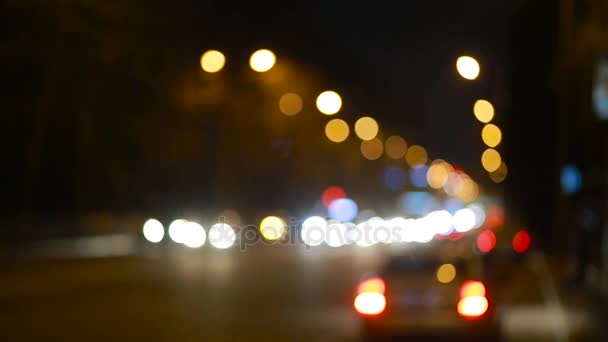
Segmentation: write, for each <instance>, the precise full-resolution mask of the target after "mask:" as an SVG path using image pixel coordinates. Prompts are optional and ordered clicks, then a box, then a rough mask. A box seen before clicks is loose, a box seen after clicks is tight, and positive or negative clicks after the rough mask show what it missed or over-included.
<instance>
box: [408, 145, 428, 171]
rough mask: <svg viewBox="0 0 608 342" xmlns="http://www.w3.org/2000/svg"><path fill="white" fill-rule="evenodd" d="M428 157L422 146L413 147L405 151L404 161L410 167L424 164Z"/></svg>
mask: <svg viewBox="0 0 608 342" xmlns="http://www.w3.org/2000/svg"><path fill="white" fill-rule="evenodd" d="M428 159H429V156H428V154H427V152H426V150H425V149H424V147H422V146H418V145H414V146H411V147H410V148H408V149H407V152H406V154H405V161H406V162H407V164H408V165H409V166H410V167H415V166H418V165H423V164H426V162H427V161H428Z"/></svg>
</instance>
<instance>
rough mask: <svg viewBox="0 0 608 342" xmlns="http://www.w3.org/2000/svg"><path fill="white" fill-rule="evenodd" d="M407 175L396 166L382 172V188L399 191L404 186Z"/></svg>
mask: <svg viewBox="0 0 608 342" xmlns="http://www.w3.org/2000/svg"><path fill="white" fill-rule="evenodd" d="M406 178H407V175H406V174H405V171H404V170H403V169H402V168H400V167H396V166H391V167H387V168H386V169H385V170H384V186H385V187H386V188H387V189H389V190H399V189H401V188H403V187H404V186H405V182H406Z"/></svg>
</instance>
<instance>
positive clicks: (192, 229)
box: [183, 222, 207, 248]
mask: <svg viewBox="0 0 608 342" xmlns="http://www.w3.org/2000/svg"><path fill="white" fill-rule="evenodd" d="M206 240H207V233H206V232H205V229H204V228H203V226H201V225H200V224H198V223H196V222H187V223H186V229H185V236H184V241H183V244H184V245H186V246H188V247H190V248H199V247H202V246H203V245H204V244H205V241H206Z"/></svg>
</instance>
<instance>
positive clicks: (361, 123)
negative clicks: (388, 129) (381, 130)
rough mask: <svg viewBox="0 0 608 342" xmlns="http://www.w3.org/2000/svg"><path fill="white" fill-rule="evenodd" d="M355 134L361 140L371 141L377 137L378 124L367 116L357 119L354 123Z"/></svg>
mask: <svg viewBox="0 0 608 342" xmlns="http://www.w3.org/2000/svg"><path fill="white" fill-rule="evenodd" d="M355 133H356V134H357V136H358V137H359V139H361V140H372V139H374V138H375V137H376V135H378V123H377V122H376V120H374V119H373V118H370V117H369V116H364V117H362V118H359V120H357V122H355Z"/></svg>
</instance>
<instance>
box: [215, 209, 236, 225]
mask: <svg viewBox="0 0 608 342" xmlns="http://www.w3.org/2000/svg"><path fill="white" fill-rule="evenodd" d="M218 220H219V222H224V223H227V224H229V225H231V226H234V227H238V226H240V225H241V215H239V213H238V212H237V211H236V210H234V209H226V210H223V211H222V212H221V213H220V214H219V215H218Z"/></svg>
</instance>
